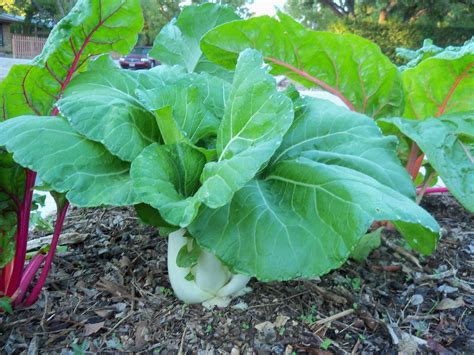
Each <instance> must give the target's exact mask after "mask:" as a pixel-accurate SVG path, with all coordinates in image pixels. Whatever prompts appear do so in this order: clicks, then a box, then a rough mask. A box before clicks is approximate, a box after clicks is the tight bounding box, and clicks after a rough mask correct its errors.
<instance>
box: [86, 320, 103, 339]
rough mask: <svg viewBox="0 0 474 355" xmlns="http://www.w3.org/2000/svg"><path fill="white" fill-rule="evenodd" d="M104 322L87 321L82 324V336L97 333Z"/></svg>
mask: <svg viewBox="0 0 474 355" xmlns="http://www.w3.org/2000/svg"><path fill="white" fill-rule="evenodd" d="M104 324H105V322H99V323H88V324H86V325H85V326H84V336H85V337H87V336H89V335H91V334H94V333H97V332H98V331H99V330H101V329H102V328H103V327H104Z"/></svg>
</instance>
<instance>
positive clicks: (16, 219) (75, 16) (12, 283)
mask: <svg viewBox="0 0 474 355" xmlns="http://www.w3.org/2000/svg"><path fill="white" fill-rule="evenodd" d="M142 24H143V20H142V17H141V11H140V8H139V2H138V0H110V1H109V0H108V1H100V0H99V1H95V0H80V1H78V2H77V4H76V6H75V7H74V8H73V10H71V12H70V13H69V14H68V15H67V16H66V17H65V18H64V19H63V20H62V21H60V22H59V23H58V25H57V26H56V27H55V28H54V30H53V31H52V32H51V34H50V36H49V38H48V40H47V42H46V44H45V47H44V50H43V51H42V53H41V54H40V55H39V56H38V57H36V58H35V59H34V60H33V61H32V62H31V63H30V64H25V65H15V66H13V68H12V69H11V71H10V73H9V74H8V76H7V77H6V79H5V80H4V81H3V82H2V83H1V84H0V103H1V107H2V111H1V116H0V117H1V119H0V121H2V122H3V121H5V122H4V124H6V125H7V124H8V123H10V122H14V121H15V120H16V119H13V118H15V117H17V116H25V115H29V117H31V118H32V119H33V120H36V119H39V120H41V119H42V118H43V117H42V116H46V115H50V119H51V120H54V121H55V120H61V118H59V117H55V116H58V109H57V107H56V106H55V105H56V103H57V101H58V100H59V99H61V97H62V96H63V95H64V92H65V90H67V88H68V86H69V84H70V82H71V80H72V79H73V78H74V77H75V76H76V75H77V74H78V73H79V72H82V71H84V70H87V68H88V65H89V59H90V58H91V57H92V56H95V55H98V54H101V53H108V52H110V51H117V52H120V53H128V51H129V50H130V49H131V48H132V47H133V45H134V44H135V41H136V39H137V34H138V31H139V30H140V29H141V27H142ZM11 119H12V120H11ZM23 133H25V132H21V133H17V135H18V137H17V138H19V137H21V136H22V135H23ZM55 133H56V134H55V137H54V140H55V141H56V142H57V143H59V144H60V142H61V141H62V140H67V139H69V138H68V137H67V136H66V135H62V136H61V132H59V131H56V132H55ZM0 135H1V136H2V141H3V142H5V140H7V139H11V138H14V137H12V136H10V135H9V134H8V130H7V129H4V128H1V129H0ZM37 144H38V145H39V146H38V147H36V149H37V150H38V151H37V152H36V153H38V155H37V156H36V159H37V160H38V161H41V159H42V157H43V153H42V151H43V148H44V147H46V146H48V144H49V140H37ZM55 149H57V150H58V151H60V150H61V149H62V147H60V146H56V148H55ZM67 164H69V162H68V161H61V160H55V163H54V164H53V165H52V166H50V167H49V168H48V171H51V172H53V171H54V173H55V174H57V175H58V176H62V177H64V178H67V175H63V173H66V171H65V170H64V168H63V166H64V165H67ZM31 167H32V165H31V164H29V163H25V164H23V167H21V166H20V165H18V164H17V163H15V162H14V161H13V159H12V155H11V154H10V153H8V151H7V150H5V148H4V143H0V252H1V254H0V297H3V298H4V299H6V298H8V299H9V300H10V301H11V302H12V303H13V305H19V304H24V305H26V306H28V305H31V304H32V303H33V302H34V301H35V300H36V299H37V297H38V296H39V294H40V291H41V288H42V286H43V285H44V282H45V280H46V277H47V275H48V272H49V270H50V268H51V263H52V260H53V257H54V253H55V249H56V246H57V243H58V238H59V235H60V232H61V228H62V224H63V221H64V218H65V215H66V211H67V209H68V202H67V201H66V200H65V199H64V195H62V194H60V193H55V192H54V191H53V192H52V193H53V196H54V197H55V199H56V202H57V205H58V209H57V210H58V217H57V221H56V226H55V229H54V236H53V240H52V243H51V246H50V248H49V250H48V251H47V254H46V255H43V253H42V252H39V253H38V254H37V255H36V256H34V257H33V258H32V259H31V261H29V263H28V264H27V265H26V267H25V263H26V251H27V240H28V229H29V224H30V211H31V206H32V199H33V189H34V188H35V183H36V181H37V175H36V172H35V171H36V170H35V169H33V170H31V169H30V168H31ZM43 173H44V172H43ZM39 177H40V178H42V175H41V174H40V175H39ZM43 181H45V180H43ZM45 186H49V185H48V184H47V183H46V185H45ZM41 267H42V271H41V273H40V274H39V278H38V280H37V282H36V284H35V285H34V286H33V285H31V284H32V283H33V280H34V278H35V276H36V274H37V273H38V270H40V269H41ZM30 285H31V286H33V287H32V288H31V289H30V288H29V287H30ZM29 291H30V292H29ZM28 292H29V294H28Z"/></svg>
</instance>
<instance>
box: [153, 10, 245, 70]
mask: <svg viewBox="0 0 474 355" xmlns="http://www.w3.org/2000/svg"><path fill="white" fill-rule="evenodd" d="M237 19H239V17H238V16H237V15H236V14H235V13H234V11H233V10H232V9H231V8H230V7H225V6H220V5H215V4H203V5H201V6H187V7H185V8H184V9H183V11H182V12H181V14H180V15H179V16H178V18H177V19H176V20H173V21H171V22H170V23H168V24H167V25H166V26H164V27H163V29H162V30H161V31H160V33H159V34H158V36H157V37H156V39H155V42H154V44H153V49H152V50H151V52H150V55H151V56H153V57H155V58H157V59H158V60H159V61H160V62H161V63H163V64H167V65H175V64H177V65H180V66H183V67H184V68H186V70H187V71H188V72H200V71H207V72H211V73H213V74H218V75H217V76H219V75H220V74H222V75H223V76H226V74H225V73H224V71H223V70H222V68H219V67H217V66H216V65H215V64H212V63H210V62H209V61H208V60H207V59H206V58H205V56H204V55H203V54H202V51H201V48H200V46H199V41H200V40H201V38H202V36H203V35H204V34H205V33H206V32H208V31H209V30H210V29H212V28H214V27H216V26H218V25H220V24H222V23H226V22H229V21H233V20H237Z"/></svg>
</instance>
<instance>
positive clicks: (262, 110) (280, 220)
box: [0, 4, 472, 305]
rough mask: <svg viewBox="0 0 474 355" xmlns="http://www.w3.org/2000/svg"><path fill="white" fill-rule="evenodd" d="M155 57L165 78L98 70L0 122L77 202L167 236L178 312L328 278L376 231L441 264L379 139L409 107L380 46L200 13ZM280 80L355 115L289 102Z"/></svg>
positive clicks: (427, 219)
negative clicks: (249, 290)
mask: <svg viewBox="0 0 474 355" xmlns="http://www.w3.org/2000/svg"><path fill="white" fill-rule="evenodd" d="M152 53H153V56H154V57H156V58H157V59H158V60H160V62H161V63H163V65H161V66H159V67H156V68H154V69H152V70H150V71H146V72H129V71H123V70H120V69H118V68H117V67H115V66H114V65H113V63H111V62H110V61H109V60H108V59H107V57H99V58H98V59H97V60H95V61H94V62H91V63H90V64H89V65H88V66H87V68H84V70H82V71H81V73H78V75H76V76H75V77H74V78H71V79H72V80H70V81H69V82H68V85H67V87H66V88H64V90H62V91H61V95H59V97H58V100H57V101H55V102H54V105H53V108H52V110H50V111H47V112H44V113H42V114H41V116H40V117H38V116H37V115H32V112H19V113H18V114H16V116H19V117H15V118H14V119H11V120H7V121H6V122H4V123H2V124H1V125H0V146H3V147H5V150H6V152H8V154H13V159H14V160H15V161H16V162H17V163H19V164H20V165H21V166H24V167H27V168H29V169H31V170H32V171H36V172H38V174H39V176H40V177H41V179H42V181H44V183H45V185H47V186H48V187H50V188H51V189H52V190H54V191H57V192H59V193H61V194H64V195H63V196H65V197H66V199H67V200H68V201H70V202H71V203H73V204H75V205H78V206H88V207H92V206H103V205H134V206H135V207H136V210H137V212H138V214H139V216H140V217H141V218H142V219H143V220H144V221H145V222H147V223H150V224H153V225H155V226H157V227H159V228H160V230H161V232H162V233H167V234H168V233H169V247H168V270H169V276H170V281H171V284H172V286H173V289H174V291H175V294H176V295H177V296H178V297H179V298H181V299H182V300H184V301H186V302H189V303H196V302H208V303H210V304H219V305H223V304H225V303H226V302H228V300H229V297H230V296H232V295H235V294H239V293H240V292H241V291H242V290H243V289H244V288H245V286H246V284H247V282H248V280H249V278H250V277H256V278H258V279H260V280H263V281H271V280H288V279H294V278H301V277H304V278H310V277H315V276H320V275H323V274H325V273H327V272H329V271H330V270H332V269H334V268H337V267H339V266H340V265H342V264H343V263H344V262H345V261H346V260H347V258H348V257H349V255H350V254H351V252H353V251H354V250H355V249H356V247H357V246H358V244H359V242H360V240H361V239H362V238H363V236H364V235H365V234H366V232H367V230H368V229H369V228H370V227H371V225H372V224H373V222H375V221H391V222H392V223H393V225H394V226H395V227H396V228H397V229H398V230H399V231H400V233H401V234H402V235H403V237H404V238H405V239H406V240H407V242H408V243H409V245H410V246H411V247H412V248H414V249H416V250H418V251H420V252H421V253H423V254H429V253H431V252H432V251H433V250H434V249H435V247H436V242H437V239H438V234H439V226H438V224H437V223H436V221H435V220H434V219H433V218H432V217H431V216H430V215H429V214H428V213H427V212H426V211H424V210H423V209H422V208H421V207H419V206H418V204H417V203H416V187H415V185H414V184H413V182H412V179H411V176H410V174H409V173H408V172H407V170H406V169H405V167H404V166H403V165H402V164H401V163H400V160H399V157H398V156H397V142H398V140H397V138H396V137H395V136H393V135H384V134H383V133H382V131H381V129H380V128H379V126H378V125H377V123H378V122H383V124H384V125H389V127H392V126H390V125H391V124H392V122H391V121H388V120H382V119H381V118H383V117H397V116H402V115H403V113H404V111H406V108H405V102H406V95H408V93H407V85H406V83H405V82H404V80H405V77H404V75H405V74H402V73H401V72H400V71H399V70H398V68H397V67H395V66H394V65H393V64H392V63H391V62H390V61H389V60H388V59H387V58H386V57H385V56H384V55H383V54H382V53H381V52H380V49H379V48H378V47H377V46H376V45H375V44H373V43H371V42H370V41H367V40H364V39H362V38H360V37H357V36H353V35H336V34H331V33H323V32H314V31H310V30H307V29H305V28H304V27H303V26H301V25H300V24H298V23H297V22H296V21H294V20H293V19H291V18H290V17H288V16H286V15H284V14H279V19H273V18H269V17H259V18H253V19H249V20H239V19H237V17H236V15H235V14H234V13H233V11H232V10H231V9H229V8H227V7H223V6H218V5H214V4H205V5H202V6H191V7H186V8H184V9H183V11H182V13H181V15H180V16H179V17H178V18H177V19H176V20H173V21H172V22H171V23H170V24H168V25H167V26H165V27H164V29H163V30H162V31H161V32H160V34H159V35H158V37H157V39H156V41H155V45H154V48H153V50H152ZM427 60H428V59H427ZM423 63H424V62H422V63H421V64H420V65H422V64H423ZM272 74H273V75H276V74H279V75H280V74H283V75H286V76H288V77H290V78H291V79H293V80H295V81H298V82H300V83H302V84H303V85H306V86H308V87H312V88H313V87H314V88H319V89H322V90H326V91H328V92H330V93H331V94H333V95H335V96H337V97H338V98H339V100H340V101H341V102H342V103H343V104H344V105H345V106H346V107H339V106H336V105H334V104H332V103H330V102H328V101H326V100H318V99H314V98H310V97H302V96H300V94H299V93H298V92H297V91H296V90H295V89H294V88H293V87H290V88H288V89H287V90H284V91H281V90H279V89H278V88H277V85H276V82H275V79H274V78H273V76H272ZM460 130H461V129H460ZM394 131H395V130H394ZM463 132H464V131H463ZM395 133H398V131H395ZM463 137H464V135H463ZM412 139H415V138H412ZM415 140H416V139H415ZM44 142H48V144H45V143H44ZM420 146H421V143H420ZM467 146H468V149H471V148H472V147H471V146H469V145H467ZM6 154H7V153H6ZM8 156H9V157H10V159H11V157H12V156H11V155H8ZM433 166H434V165H433ZM440 174H441V172H440ZM460 176H461V175H460ZM5 215H6V214H5ZM6 218H7V217H6Z"/></svg>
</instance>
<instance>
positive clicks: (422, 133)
mask: <svg viewBox="0 0 474 355" xmlns="http://www.w3.org/2000/svg"><path fill="white" fill-rule="evenodd" d="M380 125H381V127H383V128H384V129H385V128H386V127H387V126H388V125H394V126H396V127H397V128H398V129H399V130H400V131H402V133H403V134H405V135H406V136H408V137H409V138H410V139H412V140H414V141H415V142H416V143H417V144H418V146H419V147H420V148H421V150H422V151H423V152H424V153H425V154H426V157H427V159H428V161H429V162H430V164H431V166H433V168H434V169H435V170H436V172H437V173H438V174H439V175H440V176H441V178H442V179H443V181H444V183H445V184H446V186H447V187H448V188H449V191H450V192H451V193H452V194H453V195H454V196H455V197H456V198H457V199H458V200H459V202H461V204H463V205H464V207H466V208H467V209H468V210H469V211H471V212H474V111H467V112H458V113H453V114H450V115H443V116H441V117H438V118H428V119H425V120H423V121H415V120H410V119H402V118H392V119H383V120H380ZM388 128H389V127H388Z"/></svg>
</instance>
